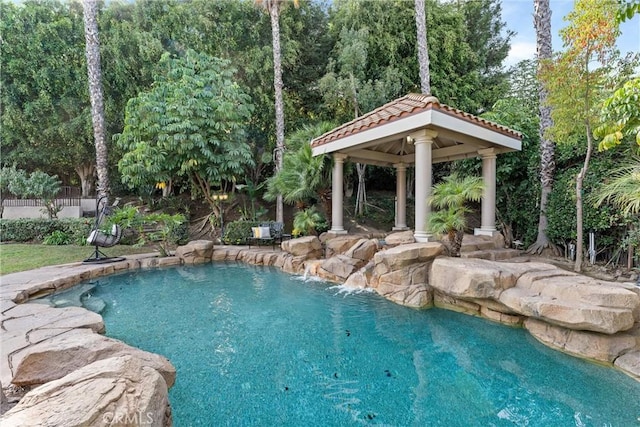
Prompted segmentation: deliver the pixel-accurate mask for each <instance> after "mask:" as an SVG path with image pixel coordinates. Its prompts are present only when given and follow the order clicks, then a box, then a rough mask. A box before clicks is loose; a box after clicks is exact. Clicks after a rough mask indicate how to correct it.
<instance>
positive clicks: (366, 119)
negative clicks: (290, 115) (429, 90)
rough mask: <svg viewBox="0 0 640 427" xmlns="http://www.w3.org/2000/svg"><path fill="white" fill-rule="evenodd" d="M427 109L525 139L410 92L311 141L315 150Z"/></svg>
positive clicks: (500, 127) (435, 100)
mask: <svg viewBox="0 0 640 427" xmlns="http://www.w3.org/2000/svg"><path fill="white" fill-rule="evenodd" d="M428 110H437V111H439V112H442V113H444V114H448V115H451V116H454V117H458V118H461V119H463V120H466V121H469V122H473V123H476V124H478V125H480V126H482V127H485V128H488V129H491V130H493V131H496V132H500V133H502V134H506V135H508V136H511V137H515V138H519V139H521V138H522V134H521V133H520V132H517V131H514V130H512V129H509V128H508V127H506V126H502V125H500V124H498V123H494V122H491V121H489V120H486V119H483V118H481V117H478V116H474V115H473V114H469V113H466V112H464V111H462V110H458V109H457V108H453V107H450V106H448V105H445V104H440V101H438V98H436V97H433V96H430V95H425V94H417V93H410V94H408V95H405V96H403V97H402V98H398V99H396V100H394V101H391V102H389V103H387V104H385V105H383V106H381V107H378V108H376V109H375V110H373V111H370V112H369V113H366V114H364V115H362V116H360V117H358V118H357V119H355V120H352V121H350V122H347V123H345V124H343V125H341V126H338V127H337V128H335V129H333V130H331V131H329V132H327V133H325V134H323V135H320V136H319V137H317V138H315V139H313V140H312V141H311V146H312V147H317V146H320V145H323V144H326V143H329V142H331V141H335V140H337V139H341V138H344V137H347V136H350V135H354V134H356V133H359V132H363V131H365V130H368V129H373V128H375V127H377V126H382V125H384V124H386V123H390V122H392V121H395V120H398V119H400V118H403V117H407V116H410V115H414V114H419V113H422V112H424V111H428Z"/></svg>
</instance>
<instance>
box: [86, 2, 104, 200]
mask: <svg viewBox="0 0 640 427" xmlns="http://www.w3.org/2000/svg"><path fill="white" fill-rule="evenodd" d="M83 16H84V36H85V41H86V56H87V73H88V76H89V97H90V100H91V120H92V122H93V136H94V139H95V146H96V170H97V172H98V194H99V195H100V196H103V195H108V194H109V174H108V163H107V144H106V141H105V126H104V100H103V96H102V71H101V68H100V40H99V37H98V6H97V0H84V3H83Z"/></svg>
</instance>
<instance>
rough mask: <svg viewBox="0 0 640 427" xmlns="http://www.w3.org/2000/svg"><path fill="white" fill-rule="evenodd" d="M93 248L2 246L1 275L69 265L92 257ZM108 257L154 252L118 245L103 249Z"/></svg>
mask: <svg viewBox="0 0 640 427" xmlns="http://www.w3.org/2000/svg"><path fill="white" fill-rule="evenodd" d="M93 251H94V247H93V246H73V245H64V246H52V245H41V244H22V243H8V244H2V245H0V275H3V274H9V273H15V272H17V271H25V270H31V269H34V268H38V267H44V266H46V265H56V264H67V263H70V262H78V261H82V260H84V259H87V258H89V257H91V255H92V254H93ZM101 251H102V252H103V253H104V254H105V255H107V256H126V255H131V254H140V253H149V252H153V251H154V250H153V248H149V247H139V248H137V247H133V246H125V245H117V246H114V247H112V248H101Z"/></svg>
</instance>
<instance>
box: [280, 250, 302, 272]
mask: <svg viewBox="0 0 640 427" xmlns="http://www.w3.org/2000/svg"><path fill="white" fill-rule="evenodd" d="M278 260H282V266H280V268H282V271H284V272H285V273H289V274H304V268H305V267H304V263H305V261H306V260H307V256H306V255H301V256H293V255H292V254H284V256H282V257H279V258H278ZM274 265H275V266H278V263H277V262H276V264H274Z"/></svg>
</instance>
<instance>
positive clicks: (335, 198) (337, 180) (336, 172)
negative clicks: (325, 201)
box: [329, 153, 347, 234]
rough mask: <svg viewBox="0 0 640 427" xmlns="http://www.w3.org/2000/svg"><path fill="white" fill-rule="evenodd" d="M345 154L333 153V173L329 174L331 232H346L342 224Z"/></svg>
mask: <svg viewBox="0 0 640 427" xmlns="http://www.w3.org/2000/svg"><path fill="white" fill-rule="evenodd" d="M346 158H347V156H346V154H342V153H333V174H332V176H331V230H329V232H330V233H333V234H347V232H346V230H345V229H344V226H343V224H342V217H343V210H342V209H343V205H344V201H343V197H344V196H343V194H344V192H343V189H342V186H343V184H342V182H343V175H344V173H343V170H344V160H345V159H346Z"/></svg>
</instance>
